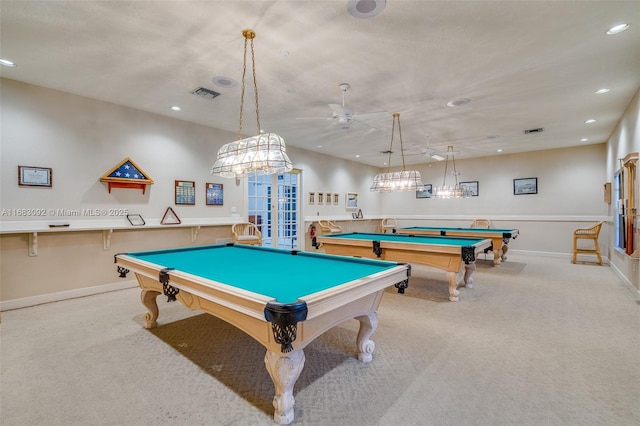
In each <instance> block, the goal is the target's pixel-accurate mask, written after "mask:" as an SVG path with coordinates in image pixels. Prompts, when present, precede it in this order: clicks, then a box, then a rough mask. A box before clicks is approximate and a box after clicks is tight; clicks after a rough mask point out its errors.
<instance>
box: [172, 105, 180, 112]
mask: <svg viewBox="0 0 640 426" xmlns="http://www.w3.org/2000/svg"><path fill="white" fill-rule="evenodd" d="M169 109H170V110H171V111H181V110H182V108H180V107H179V106H177V105H173V106H171V107H169Z"/></svg>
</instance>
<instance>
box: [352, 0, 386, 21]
mask: <svg viewBox="0 0 640 426" xmlns="http://www.w3.org/2000/svg"><path fill="white" fill-rule="evenodd" d="M385 7H387V0H349V2H348V3H347V11H348V12H349V15H351V16H353V17H354V18H361V19H367V18H373V17H374V16H377V15H379V14H381V13H382V11H383V10H384V8H385Z"/></svg>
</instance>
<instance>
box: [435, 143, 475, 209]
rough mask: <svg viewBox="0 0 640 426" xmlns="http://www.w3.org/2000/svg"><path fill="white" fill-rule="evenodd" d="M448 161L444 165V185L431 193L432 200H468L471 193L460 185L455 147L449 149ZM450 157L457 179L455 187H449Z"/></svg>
mask: <svg viewBox="0 0 640 426" xmlns="http://www.w3.org/2000/svg"><path fill="white" fill-rule="evenodd" d="M446 155H447V159H446V161H445V163H444V177H443V178H442V185H441V186H435V187H434V188H433V190H432V192H431V197H432V198H442V199H449V198H468V197H470V196H471V192H470V191H469V190H468V189H467V188H466V187H461V186H460V185H459V184H458V174H459V173H458V170H457V169H456V156H455V154H454V152H453V147H452V146H449V147H447V154H446ZM449 156H451V160H452V163H453V172H452V173H451V174H452V175H453V176H454V178H455V185H447V171H448V170H449Z"/></svg>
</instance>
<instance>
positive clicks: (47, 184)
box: [18, 166, 53, 188]
mask: <svg viewBox="0 0 640 426" xmlns="http://www.w3.org/2000/svg"><path fill="white" fill-rule="evenodd" d="M18 185H19V186H39V187H43V188H51V187H52V186H53V170H52V169H51V168H50V167H35V166H18Z"/></svg>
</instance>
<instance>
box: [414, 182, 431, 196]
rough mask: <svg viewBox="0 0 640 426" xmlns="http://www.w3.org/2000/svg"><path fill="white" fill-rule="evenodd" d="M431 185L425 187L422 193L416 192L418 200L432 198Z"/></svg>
mask: <svg viewBox="0 0 640 426" xmlns="http://www.w3.org/2000/svg"><path fill="white" fill-rule="evenodd" d="M431 191H432V187H431V184H428V185H425V186H424V188H423V189H422V190H421V191H416V198H431Z"/></svg>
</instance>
